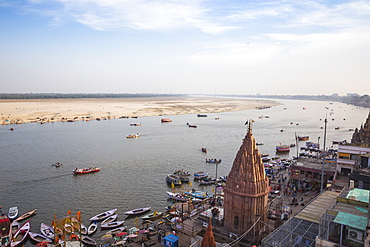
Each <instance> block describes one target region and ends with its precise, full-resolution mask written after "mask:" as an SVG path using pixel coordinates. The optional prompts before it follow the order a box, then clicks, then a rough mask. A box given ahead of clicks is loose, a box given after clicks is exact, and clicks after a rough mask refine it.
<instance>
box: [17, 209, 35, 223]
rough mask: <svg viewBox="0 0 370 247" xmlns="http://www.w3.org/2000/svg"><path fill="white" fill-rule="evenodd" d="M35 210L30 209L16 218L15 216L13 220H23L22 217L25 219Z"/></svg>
mask: <svg viewBox="0 0 370 247" xmlns="http://www.w3.org/2000/svg"><path fill="white" fill-rule="evenodd" d="M35 212H36V209H34V210H31V211H29V212H27V213H25V214H23V215H21V216H19V217H18V218H16V219H15V220H16V221H21V220H24V219H27V218H28V217H30V216H31V215H33V214H34V213H35Z"/></svg>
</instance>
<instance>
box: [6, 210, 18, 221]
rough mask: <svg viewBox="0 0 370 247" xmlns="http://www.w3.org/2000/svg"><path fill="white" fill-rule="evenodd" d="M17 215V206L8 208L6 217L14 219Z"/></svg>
mask: <svg viewBox="0 0 370 247" xmlns="http://www.w3.org/2000/svg"><path fill="white" fill-rule="evenodd" d="M17 216H18V207H11V208H9V212H8V218H9V219H11V220H14V219H15V218H17Z"/></svg>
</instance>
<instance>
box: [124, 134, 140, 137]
mask: <svg viewBox="0 0 370 247" xmlns="http://www.w3.org/2000/svg"><path fill="white" fill-rule="evenodd" d="M139 136H140V134H139V133H137V134H133V135H128V136H126V138H139Z"/></svg>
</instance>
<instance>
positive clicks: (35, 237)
mask: <svg viewBox="0 0 370 247" xmlns="http://www.w3.org/2000/svg"><path fill="white" fill-rule="evenodd" d="M28 235H29V236H30V238H31V239H32V240H33V241H35V242H38V243H40V242H46V243H52V242H53V240H52V239H50V238H48V237H46V236H45V235H43V234H39V233H36V232H29V233H28Z"/></svg>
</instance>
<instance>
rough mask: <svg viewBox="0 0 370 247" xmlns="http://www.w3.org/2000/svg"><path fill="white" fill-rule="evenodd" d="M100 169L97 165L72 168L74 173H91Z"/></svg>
mask: <svg viewBox="0 0 370 247" xmlns="http://www.w3.org/2000/svg"><path fill="white" fill-rule="evenodd" d="M98 171H100V168H99V167H89V168H77V167H76V168H75V169H74V170H73V173H74V174H86V173H92V172H98Z"/></svg>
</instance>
